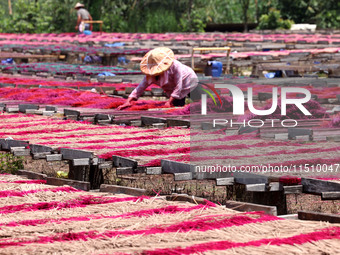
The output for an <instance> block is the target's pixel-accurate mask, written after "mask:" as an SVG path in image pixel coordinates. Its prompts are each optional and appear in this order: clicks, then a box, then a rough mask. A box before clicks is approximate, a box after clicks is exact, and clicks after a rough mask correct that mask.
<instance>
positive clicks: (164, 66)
mask: <svg viewBox="0 0 340 255" xmlns="http://www.w3.org/2000/svg"><path fill="white" fill-rule="evenodd" d="M174 60H175V56H174V53H173V51H172V50H171V49H169V48H166V47H160V48H155V49H153V50H151V51H149V52H148V53H146V54H145V56H144V57H143V59H142V61H141V62H140V70H141V71H142V73H144V74H146V75H151V76H156V75H159V74H161V73H163V72H165V71H166V70H168V69H169V68H170V66H171V65H172V63H173V62H174Z"/></svg>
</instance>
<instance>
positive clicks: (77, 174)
mask: <svg viewBox="0 0 340 255" xmlns="http://www.w3.org/2000/svg"><path fill="white" fill-rule="evenodd" d="M89 173H90V166H73V165H72V162H71V161H70V162H69V174H68V178H69V179H72V180H77V181H84V182H88V181H89V179H90V178H89Z"/></svg>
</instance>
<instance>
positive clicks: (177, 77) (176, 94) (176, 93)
mask: <svg viewBox="0 0 340 255" xmlns="http://www.w3.org/2000/svg"><path fill="white" fill-rule="evenodd" d="M174 82H175V88H174V90H173V91H172V93H171V95H170V98H169V100H168V101H167V102H166V104H165V107H172V106H173V101H174V100H175V99H181V91H182V89H183V77H182V72H181V69H180V68H175V69H174Z"/></svg>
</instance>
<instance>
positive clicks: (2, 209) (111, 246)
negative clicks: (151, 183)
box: [0, 175, 340, 254]
mask: <svg viewBox="0 0 340 255" xmlns="http://www.w3.org/2000/svg"><path fill="white" fill-rule="evenodd" d="M0 201H1V202H0V214H1V219H0V247H1V253H2V254H57V253H60V254H193V253H197V252H204V254H235V253H237V254H281V253H285V254H288V253H289V254H290V253H291V254H293V253H310V254H336V253H337V251H338V249H339V248H340V246H339V244H340V242H339V238H340V225H339V224H332V225H331V224H329V223H326V222H309V221H299V220H285V219H282V218H278V217H275V216H269V215H265V214H263V213H261V212H242V213H241V212H236V211H233V210H230V209H226V208H223V207H222V206H217V205H215V204H213V203H210V202H208V201H206V202H205V203H203V204H197V205H195V204H189V203H187V202H171V201H166V200H165V199H164V197H162V196H156V197H146V196H142V197H131V196H125V195H115V196H113V195H112V194H107V193H98V192H83V191H79V190H76V189H74V188H72V187H68V186H63V187H55V186H49V185H46V184H44V181H42V180H27V179H24V178H20V177H18V176H13V175H0Z"/></svg>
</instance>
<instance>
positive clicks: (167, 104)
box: [164, 101, 174, 108]
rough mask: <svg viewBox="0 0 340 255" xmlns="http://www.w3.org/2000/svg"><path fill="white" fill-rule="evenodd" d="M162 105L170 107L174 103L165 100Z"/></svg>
mask: <svg viewBox="0 0 340 255" xmlns="http://www.w3.org/2000/svg"><path fill="white" fill-rule="evenodd" d="M164 106H165V108H170V107H173V106H174V105H173V104H172V102H170V101H167V102H166V103H165V105H164Z"/></svg>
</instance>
